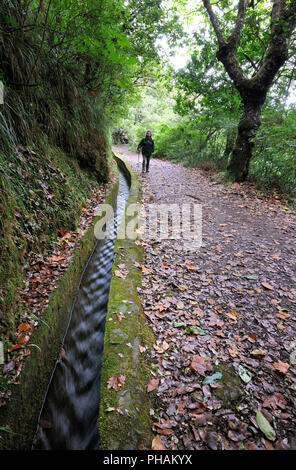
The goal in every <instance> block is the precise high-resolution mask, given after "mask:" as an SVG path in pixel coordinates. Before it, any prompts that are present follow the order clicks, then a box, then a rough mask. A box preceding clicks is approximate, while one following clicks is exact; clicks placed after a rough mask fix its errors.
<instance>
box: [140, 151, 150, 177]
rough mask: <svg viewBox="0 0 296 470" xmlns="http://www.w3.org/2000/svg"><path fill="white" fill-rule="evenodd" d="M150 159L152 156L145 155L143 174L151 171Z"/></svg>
mask: <svg viewBox="0 0 296 470" xmlns="http://www.w3.org/2000/svg"><path fill="white" fill-rule="evenodd" d="M150 157H151V155H143V161H142V173H144V172H145V171H146V172H147V171H149V163H150Z"/></svg>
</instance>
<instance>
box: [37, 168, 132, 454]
mask: <svg viewBox="0 0 296 470" xmlns="http://www.w3.org/2000/svg"><path fill="white" fill-rule="evenodd" d="M128 196H129V185H128V182H127V180H126V178H125V176H124V175H123V173H122V172H121V171H119V192H118V197H117V207H116V210H115V224H114V236H113V237H110V238H105V239H103V240H98V241H97V242H96V245H95V247H94V249H93V251H92V253H91V255H90V257H89V260H88V262H87V263H86V266H85V268H84V271H83V273H82V276H81V279H80V283H79V287H78V293H77V296H76V298H75V300H74V302H73V306H72V312H71V317H70V321H69V324H68V327H67V331H66V334H65V336H64V341H63V349H64V351H65V354H64V357H63V358H62V357H61V359H58V360H57V361H56V364H55V367H54V370H53V373H52V376H51V380H50V383H49V385H48V388H47V392H46V395H45V398H44V402H43V405H42V409H41V412H40V415H39V420H38V426H37V430H36V434H35V437H34V441H33V445H32V449H35V450H46V449H48V450H50V449H51V450H62V449H63V450H66V449H68V450H89V449H98V434H97V418H98V412H99V399H100V397H99V391H100V369H101V359H102V354H103V345H104V330H105V318H106V312H107V303H108V295H109V289H110V281H111V269H112V261H113V255H114V242H115V237H116V231H117V227H118V226H119V223H120V220H121V218H122V215H123V213H124V209H125V205H126V201H127V199H128Z"/></svg>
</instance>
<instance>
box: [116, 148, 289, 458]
mask: <svg viewBox="0 0 296 470" xmlns="http://www.w3.org/2000/svg"><path fill="white" fill-rule="evenodd" d="M115 150H116V151H117V152H118V153H120V154H121V156H122V157H124V158H125V159H126V160H127V161H129V162H130V163H131V164H132V166H133V167H134V169H135V170H136V171H140V167H141V165H139V167H138V168H137V155H136V154H135V153H133V152H131V151H129V150H127V148H126V147H125V146H118V147H116V148H115ZM140 179H141V181H142V189H143V201H142V202H143V203H144V204H148V203H149V202H151V201H153V203H178V204H181V203H183V202H195V203H200V204H202V214H203V219H202V229H203V235H202V240H203V243H202V246H201V248H200V249H199V250H197V251H190V252H188V251H187V252H185V251H182V250H180V249H178V248H179V247H178V242H176V241H174V240H168V239H166V240H162V241H161V242H159V241H158V242H153V241H151V240H146V241H145V240H144V241H143V242H141V243H142V244H143V246H144V247H145V252H146V261H145V267H146V268H147V270H146V273H143V284H142V289H141V293H140V294H141V298H142V303H143V306H144V310H145V314H146V316H147V319H148V321H149V322H150V324H151V327H152V329H153V331H154V333H155V336H156V343H155V346H154V349H153V351H152V352H151V354H152V361H153V368H152V376H151V377H152V381H151V388H152V389H154V390H153V392H151V393H153V394H154V396H155V398H154V411H153V413H154V414H153V413H152V414H153V421H154V425H153V430H154V432H155V435H156V440H155V443H154V445H156V446H159V447H160V448H162V446H163V448H166V449H271V450H272V449H290V448H296V431H295V429H296V409H295V398H296V352H295V351H296V316H295V313H296V281H295V279H296V268H295V266H296V248H295V238H296V232H295V227H296V214H295V211H292V210H290V209H289V208H287V207H284V206H283V205H281V204H280V203H279V201H278V200H276V199H272V198H266V197H264V196H262V195H261V196H260V194H259V195H258V194H256V191H255V190H254V188H253V187H252V186H251V185H248V184H241V185H238V184H234V185H232V186H225V185H223V184H221V183H217V182H215V181H212V180H211V178H210V177H209V176H208V175H207V174H206V173H204V172H201V171H200V170H195V169H186V168H184V167H182V166H181V165H177V164H172V163H170V162H167V161H160V160H157V159H153V160H152V162H151V165H150V173H148V174H143V175H141V176H140ZM258 411H259V412H260V413H259V414H257V412H258ZM261 413H262V414H261ZM262 415H263V418H262ZM260 418H261V421H260ZM262 420H263V423H262ZM268 423H269V425H268ZM270 426H271V428H270ZM269 428H270V429H269Z"/></svg>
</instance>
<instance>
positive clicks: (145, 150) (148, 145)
mask: <svg viewBox="0 0 296 470" xmlns="http://www.w3.org/2000/svg"><path fill="white" fill-rule="evenodd" d="M140 149H142V154H143V155H145V156H146V157H150V155H151V154H152V153H153V152H154V142H153V140H152V138H150V139H148V138H147V136H146V137H144V139H142V140H141V142H140V143H139V145H138V148H137V150H138V152H139V151H140Z"/></svg>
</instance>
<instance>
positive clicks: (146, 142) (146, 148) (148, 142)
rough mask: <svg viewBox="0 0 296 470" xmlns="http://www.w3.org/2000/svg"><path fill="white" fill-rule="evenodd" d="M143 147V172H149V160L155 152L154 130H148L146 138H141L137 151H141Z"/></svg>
mask: <svg viewBox="0 0 296 470" xmlns="http://www.w3.org/2000/svg"><path fill="white" fill-rule="evenodd" d="M141 149H142V155H143V162H142V173H144V172H145V168H146V173H149V162H150V157H151V155H152V153H153V152H154V142H153V140H152V132H151V131H147V132H146V136H145V137H144V139H142V140H141V142H140V143H139V145H138V147H137V151H138V152H140V150H141Z"/></svg>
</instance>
